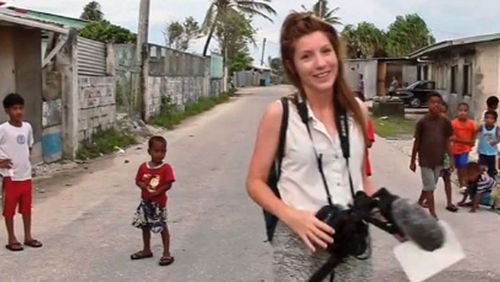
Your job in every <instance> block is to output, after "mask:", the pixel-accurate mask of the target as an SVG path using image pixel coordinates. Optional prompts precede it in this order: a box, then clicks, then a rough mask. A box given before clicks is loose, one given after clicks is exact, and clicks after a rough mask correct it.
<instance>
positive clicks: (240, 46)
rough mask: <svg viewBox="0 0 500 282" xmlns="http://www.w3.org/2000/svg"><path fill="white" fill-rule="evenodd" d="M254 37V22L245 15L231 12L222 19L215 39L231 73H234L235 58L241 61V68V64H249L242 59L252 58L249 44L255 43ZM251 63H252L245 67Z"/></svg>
mask: <svg viewBox="0 0 500 282" xmlns="http://www.w3.org/2000/svg"><path fill="white" fill-rule="evenodd" d="M254 35H255V29H254V28H253V27H252V22H251V20H250V19H248V18H247V17H246V16H245V15H244V14H243V13H241V12H238V11H230V12H228V13H225V14H224V16H223V17H222V18H221V21H219V23H218V25H217V28H216V31H215V38H216V39H217V41H218V43H219V51H220V52H221V54H222V55H223V56H224V58H225V60H226V62H227V63H228V65H229V66H230V71H234V70H233V69H232V68H231V66H232V61H233V60H234V59H235V58H238V60H239V64H237V66H241V62H248V60H242V59H243V58H245V56H244V55H246V56H248V57H250V55H249V54H248V44H250V43H255V40H254ZM251 63H252V62H251V61H250V62H249V63H248V64H247V65H246V66H245V67H248V66H249V64H251Z"/></svg>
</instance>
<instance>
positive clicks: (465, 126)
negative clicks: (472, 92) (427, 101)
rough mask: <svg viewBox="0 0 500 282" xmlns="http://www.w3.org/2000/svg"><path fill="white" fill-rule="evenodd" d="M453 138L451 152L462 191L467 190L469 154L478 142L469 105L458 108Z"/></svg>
mask: <svg viewBox="0 0 500 282" xmlns="http://www.w3.org/2000/svg"><path fill="white" fill-rule="evenodd" d="M451 126H452V127H453V136H452V138H451V142H452V146H451V152H452V154H453V159H454V161H455V167H456V168H457V174H458V182H459V183H460V187H461V188H460V190H461V191H465V190H467V183H466V181H465V168H466V166H467V163H468V162H469V153H470V151H471V150H472V147H473V146H474V143H475V140H476V130H477V126H476V123H475V122H474V121H473V120H472V119H470V118H469V105H468V104H466V103H460V104H459V105H458V108H457V117H456V118H455V119H454V120H453V121H452V122H451Z"/></svg>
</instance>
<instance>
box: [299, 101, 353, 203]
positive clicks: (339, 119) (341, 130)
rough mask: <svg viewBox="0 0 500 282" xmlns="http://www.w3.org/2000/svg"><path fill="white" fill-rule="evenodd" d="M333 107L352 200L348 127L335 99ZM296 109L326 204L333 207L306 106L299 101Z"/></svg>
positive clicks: (303, 102) (344, 114)
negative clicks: (312, 155)
mask: <svg viewBox="0 0 500 282" xmlns="http://www.w3.org/2000/svg"><path fill="white" fill-rule="evenodd" d="M334 107H335V125H336V127H337V132H338V134H339V139H340V146H341V148H342V155H343V157H344V159H345V161H346V167H347V173H348V175H349V187H350V189H351V195H352V198H353V200H354V197H355V192H354V184H353V181H352V176H351V170H350V167H349V157H350V146H349V125H348V120H347V113H346V111H345V109H344V108H343V107H342V105H341V104H340V102H339V101H338V99H335V102H334ZM297 109H298V111H299V115H300V118H301V120H302V122H303V123H304V125H305V126H306V128H307V133H308V134H309V138H310V139H311V143H312V145H313V150H314V154H315V156H316V161H317V165H318V171H319V173H320V175H321V180H322V181H323V186H324V187H325V191H326V196H327V200H328V204H329V205H331V206H333V202H332V196H331V194H330V189H329V187H328V182H327V180H326V176H325V172H324V170H323V160H322V159H323V155H322V154H318V151H317V150H316V146H315V145H314V140H313V137H312V133H311V128H310V126H309V113H308V109H307V104H306V102H305V101H301V102H299V103H298V104H297Z"/></svg>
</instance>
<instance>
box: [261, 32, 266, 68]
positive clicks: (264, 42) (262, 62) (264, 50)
mask: <svg viewBox="0 0 500 282" xmlns="http://www.w3.org/2000/svg"><path fill="white" fill-rule="evenodd" d="M265 52H266V38H265V37H264V41H263V42H262V57H261V59H260V65H261V66H263V65H264V54H265Z"/></svg>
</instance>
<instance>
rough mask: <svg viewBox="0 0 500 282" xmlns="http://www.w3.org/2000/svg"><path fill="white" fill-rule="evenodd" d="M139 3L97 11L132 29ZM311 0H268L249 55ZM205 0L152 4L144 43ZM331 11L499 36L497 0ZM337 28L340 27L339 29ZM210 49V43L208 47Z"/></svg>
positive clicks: (67, 0)
mask: <svg viewBox="0 0 500 282" xmlns="http://www.w3.org/2000/svg"><path fill="white" fill-rule="evenodd" d="M2 1H5V2H7V3H8V4H10V5H14V6H18V7H23V8H29V9H34V10H40V11H45V12H50V13H56V14H61V15H66V16H71V17H79V16H80V14H81V12H82V9H83V7H84V6H85V4H86V3H88V2H89V0H2ZM139 2H140V0H101V1H99V3H100V4H101V6H102V11H103V12H104V16H105V18H106V19H108V20H110V21H111V22H113V23H115V24H118V25H122V26H124V27H127V28H129V29H131V30H132V31H134V32H135V31H136V30H137V18H138V10H139ZM314 2H316V1H315V0H273V1H272V5H273V7H274V9H275V10H276V11H277V12H278V15H277V16H276V19H275V20H274V23H269V22H267V21H265V20H262V19H256V20H255V21H254V23H255V26H256V28H257V29H258V32H257V36H256V39H257V41H258V46H257V48H252V55H253V56H254V58H255V59H257V60H258V61H260V54H261V51H262V49H261V45H262V40H263V38H264V37H265V38H267V40H268V45H267V49H266V54H265V57H266V60H267V57H268V56H277V55H278V52H279V48H278V44H277V42H278V38H279V29H280V24H281V23H282V21H283V19H284V18H285V17H286V15H287V14H288V13H289V12H290V11H291V10H301V5H302V4H305V5H306V6H307V7H309V6H311V5H312V4H313V3H314ZM209 3H210V0H151V15H150V21H151V22H150V34H149V39H150V40H149V41H150V42H152V43H158V44H162V43H163V34H162V30H163V29H164V26H165V24H166V23H167V22H170V21H172V20H182V19H184V18H185V17H188V16H192V17H194V18H195V19H196V20H198V21H199V22H202V21H203V17H204V15H205V11H206V10H207V8H208V6H209ZM329 5H330V7H340V10H339V13H338V16H339V17H340V18H341V21H342V23H343V24H356V23H358V22H360V21H368V22H372V23H374V24H375V25H376V26H378V27H379V28H382V29H386V28H387V26H388V25H389V24H390V23H391V22H392V21H394V19H395V17H396V16H398V15H404V14H408V13H418V14H419V15H420V16H421V17H422V18H423V19H424V20H425V21H426V22H427V25H428V26H429V28H430V29H431V31H432V33H433V35H434V37H436V39H437V41H441V40H446V39H450V38H458V37H464V36H472V35H478V34H484V33H496V32H500V8H499V6H498V5H499V2H498V0H473V1H471V0H403V1H401V0H330V1H329ZM338 28H339V29H342V26H339V27H338ZM212 46H213V47H215V45H214V44H213V45H212ZM202 48H203V42H201V41H200V42H196V43H195V44H193V46H192V47H191V49H192V50H191V51H193V52H196V53H201V52H202Z"/></svg>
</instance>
